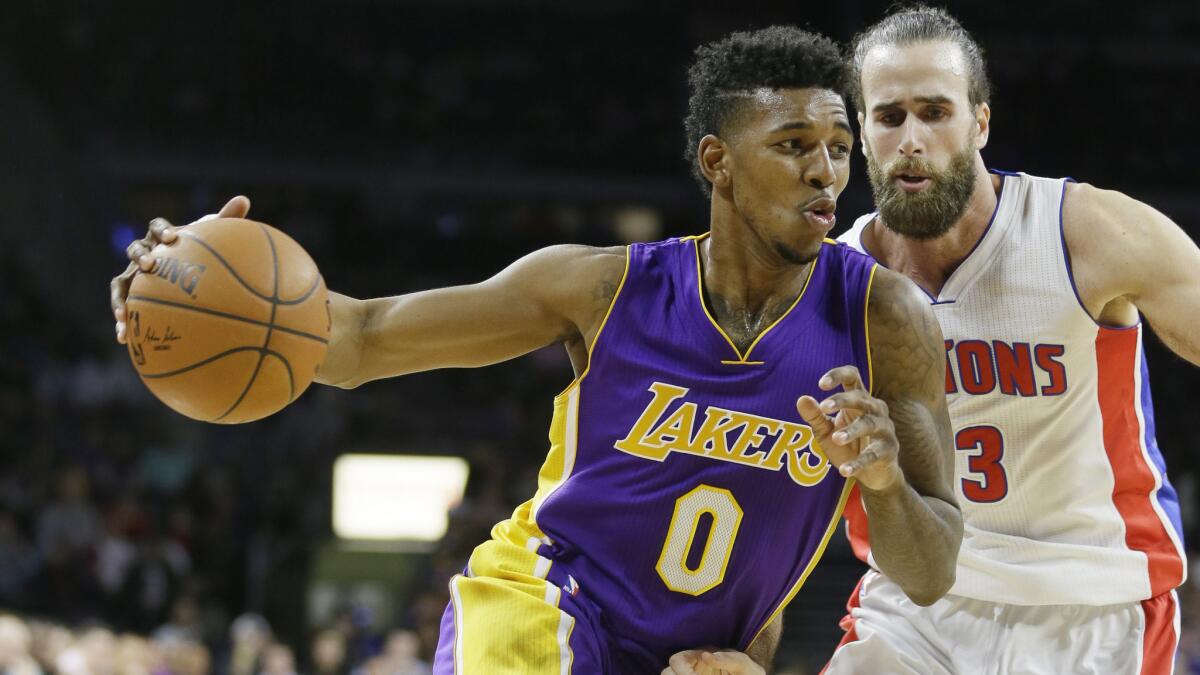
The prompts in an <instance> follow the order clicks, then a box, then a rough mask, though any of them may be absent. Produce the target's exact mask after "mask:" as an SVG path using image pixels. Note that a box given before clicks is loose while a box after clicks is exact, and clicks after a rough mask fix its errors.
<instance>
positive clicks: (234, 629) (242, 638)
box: [228, 613, 271, 675]
mask: <svg viewBox="0 0 1200 675" xmlns="http://www.w3.org/2000/svg"><path fill="white" fill-rule="evenodd" d="M229 638H230V642H231V643H232V646H231V648H230V654H229V662H228V672H229V673H230V675H254V673H256V672H258V670H259V658H260V657H261V656H262V654H263V651H264V650H265V649H266V647H267V645H268V644H270V643H271V626H270V624H268V623H267V620H266V619H264V618H262V617H261V616H259V615H258V614H249V613H248V614H243V615H241V616H239V617H238V618H237V619H235V620H234V622H233V625H231V626H230V627H229Z"/></svg>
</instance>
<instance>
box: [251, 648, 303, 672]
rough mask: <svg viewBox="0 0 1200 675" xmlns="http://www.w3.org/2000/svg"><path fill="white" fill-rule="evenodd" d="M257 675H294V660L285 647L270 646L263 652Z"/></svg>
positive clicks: (289, 649)
mask: <svg viewBox="0 0 1200 675" xmlns="http://www.w3.org/2000/svg"><path fill="white" fill-rule="evenodd" d="M262 661H263V665H262V670H260V671H259V675H296V659H295V657H293V656H292V649H291V647H288V646H287V645H281V644H278V643H276V644H272V645H269V646H268V647H267V648H266V649H265V650H264V651H263V659H262Z"/></svg>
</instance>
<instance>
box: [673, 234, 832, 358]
mask: <svg viewBox="0 0 1200 675" xmlns="http://www.w3.org/2000/svg"><path fill="white" fill-rule="evenodd" d="M709 234H710V233H708V232H705V233H704V234H702V235H699V236H695V237H684V239H691V240H693V242H694V243H693V244H692V247H693V248H694V249H695V250H696V292H697V293H698V294H699V296H700V308H701V309H703V310H704V316H707V317H708V320H709V322H710V323H711V324H712V325H713V328H716V329H717V332H718V333H720V334H721V337H723V338H725V342H728V343H729V348H730V349H732V350H733V353H734V354H737V357H738V360H737V361H722V362H721V363H726V364H734V363H736V364H739V365H748V366H749V365H760V364H762V363H763V362H762V361H750V353H751V352H753V351H754V348H755V347H757V346H758V343H759V341H761V340H762V339H763V338H764V337H766V335H767V333H770V332H771V329H772V328H774V327H775V326H778V325H779V322H781V321H783V320H784V319H786V318H787V317H788V315H789V314H791V313H792V310H793V309H795V308H796V305H799V304H800V300H801V299H802V298H804V293H805V291H807V290H808V282H810V281H812V276H813V271H814V270H815V269H817V262H818V261H819V260H820V259H821V257H820V256H819V255H818V256H817V257H816V258H814V259H813V261H812V264H810V265H809V266H808V276H806V277H805V278H804V286H802V287H801V288H800V293H799V294H797V295H796V299H795V300H793V301H792V304H791V305H790V306H789V307H788V308H787V311H786V312H784V313H783V314H781V315H779V318H778V319H775V321H773V322H772V323H771V325H770V326H767V327H766V328H764V329H763V330H762V332H761V333H759V334H758V337H756V338H754V342H751V343H750V346H749V347H748V348H747V349H746V353H745V354H743V353H742V352H741V350H739V349H738V348H737V345H735V344H733V340H731V339H729V335H728V334H727V333H726V332H725V329H724V328H721V324H719V323H717V320H716V319H714V318H713V315H712V313H711V312H709V311H708V304H707V303H705V302H704V270H703V269H701V267H700V240H701V239H704V238H705V237H707V236H708V235H709Z"/></svg>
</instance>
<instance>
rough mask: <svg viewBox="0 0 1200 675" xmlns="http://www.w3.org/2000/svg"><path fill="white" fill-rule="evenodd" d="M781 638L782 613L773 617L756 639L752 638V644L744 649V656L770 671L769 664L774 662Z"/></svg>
mask: <svg viewBox="0 0 1200 675" xmlns="http://www.w3.org/2000/svg"><path fill="white" fill-rule="evenodd" d="M782 637H783V613H782V612H781V613H780V614H779V615H777V616H776V617H775V619H774V620H773V621H771V623H769V624H767V625H766V627H765V628H763V629H762V632H760V633H759V634H758V637H756V638H754V642H751V643H750V646H749V647H747V648H746V656H748V657H750V659H751V660H753V661H754V662H755V663H757V664H758V665H760V666H762V667H763V669H764V670H768V671H769V670H770V669H771V664H772V663H774V662H775V652H776V651H777V650H778V649H779V640H780V638H782Z"/></svg>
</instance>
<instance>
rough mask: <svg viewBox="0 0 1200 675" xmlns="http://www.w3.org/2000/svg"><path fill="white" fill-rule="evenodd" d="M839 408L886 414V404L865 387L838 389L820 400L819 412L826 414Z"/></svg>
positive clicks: (862, 412)
mask: <svg viewBox="0 0 1200 675" xmlns="http://www.w3.org/2000/svg"><path fill="white" fill-rule="evenodd" d="M841 410H850V411H855V412H858V413H860V414H864V415H887V404H886V403H884V402H883V401H881V400H880V399H877V398H875V397H874V396H871V395H870V394H868V393H867V392H866V390H865V389H850V390H848V391H840V392H838V393H836V394H832V395H830V396H829V397H827V398H826V399H825V400H823V401H821V412H823V413H825V414H826V415H833V414H834V413H836V412H838V411H841Z"/></svg>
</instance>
